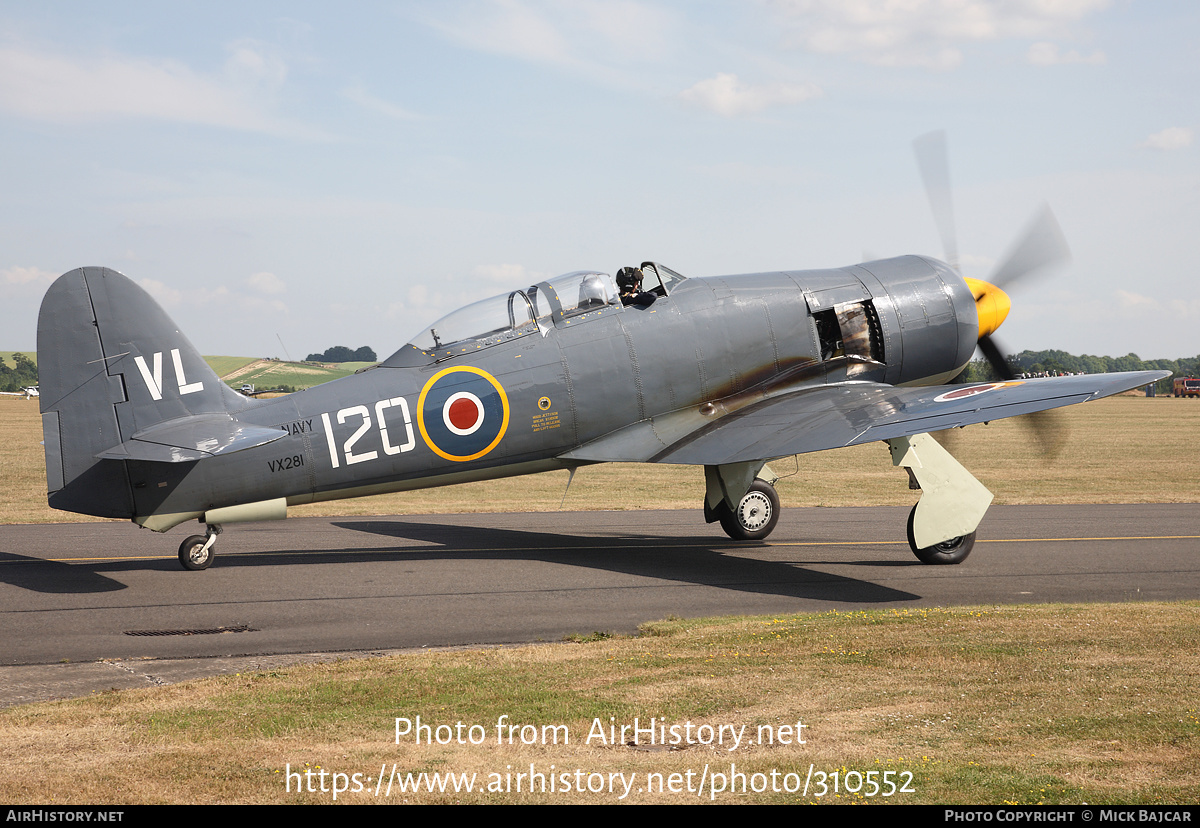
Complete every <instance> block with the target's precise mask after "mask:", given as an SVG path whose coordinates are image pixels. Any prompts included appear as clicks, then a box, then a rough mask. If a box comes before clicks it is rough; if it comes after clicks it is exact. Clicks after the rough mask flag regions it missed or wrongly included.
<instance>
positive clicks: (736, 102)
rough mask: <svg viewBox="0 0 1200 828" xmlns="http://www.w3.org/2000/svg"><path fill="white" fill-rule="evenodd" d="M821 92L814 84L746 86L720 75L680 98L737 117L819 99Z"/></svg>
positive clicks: (703, 81)
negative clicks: (773, 107) (774, 107)
mask: <svg viewBox="0 0 1200 828" xmlns="http://www.w3.org/2000/svg"><path fill="white" fill-rule="evenodd" d="M820 94H821V90H820V88H819V87H817V86H816V85H814V84H811V83H772V84H765V85H758V86H755V85H753V84H744V83H742V82H741V81H739V80H738V77H737V75H732V74H726V73H724V72H719V73H717V75H716V76H715V77H711V78H708V79H707V80H702V81H700V82H699V83H697V84H696V85H694V86H692V87H691V88H689V89H685V90H684V91H682V92H680V93H679V97H680V98H681V99H682V100H684V101H686V102H688V103H690V104H695V105H696V106H701V107H704V108H705V109H708V110H711V111H712V112H715V113H717V114H718V115H724V116H725V117H727V118H728V117H733V116H736V115H750V114H753V113H755V112H761V111H762V110H764V109H766V108H767V107H770V106H782V105H788V104H798V103H802V102H804V101H807V100H810V99H811V98H815V97H818V96H819V95H820Z"/></svg>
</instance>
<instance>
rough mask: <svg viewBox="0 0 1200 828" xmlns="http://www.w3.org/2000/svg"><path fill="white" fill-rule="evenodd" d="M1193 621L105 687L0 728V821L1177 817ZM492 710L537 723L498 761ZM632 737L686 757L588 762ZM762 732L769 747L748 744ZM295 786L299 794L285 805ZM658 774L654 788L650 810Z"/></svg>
mask: <svg viewBox="0 0 1200 828" xmlns="http://www.w3.org/2000/svg"><path fill="white" fill-rule="evenodd" d="M1198 624H1200V605H1197V604H1194V603H1184V604H1121V605H1101V606H1053V605H1043V606H1035V607H978V608H953V609H903V610H880V611H872V612H827V613H821V614H809V615H790V616H779V617H765V618H741V619H726V620H719V619H718V620H696V621H665V622H661V623H657V624H652V625H649V626H647V627H646V628H645V629H644V634H643V635H642V636H641V637H638V638H606V637H604V636H602V635H591V636H583V637H581V641H582V643H579V644H565V643H564V644H555V645H548V646H538V647H520V648H511V649H491V650H476V651H461V652H433V653H414V654H410V655H401V656H394V657H388V658H376V659H363V660H352V661H339V662H336V663H329V664H324V665H315V666H304V667H294V668H290V669H282V670H272V671H269V672H258V673H248V674H242V675H231V676H223V677H218V678H211V679H205V680H202V681H192V682H188V683H186V684H181V685H175V686H172V687H162V688H154V689H146V690H136V691H121V692H115V691H114V692H109V693H102V694H98V695H95V696H92V697H89V698H86V699H80V700H76V701H72V702H62V703H55V704H35V705H28V706H24V707H19V708H13V709H10V710H6V711H3V712H0V744H3V745H4V746H5V749H4V750H3V751H0V801H5V802H10V803H40V804H54V805H56V806H65V805H70V804H74V803H107V804H134V803H182V802H186V803H231V802H245V803H296V804H299V803H319V802H332V801H333V795H332V786H333V784H334V777H332V776H330V775H331V774H334V773H337V774H343V775H344V776H343V777H342V779H341V782H339V784H342V785H343V791H342V792H341V793H340V794H339V796H338V799H337V801H338V802H343V803H369V802H381V803H382V802H419V803H446V802H462V803H477V802H556V803H567V802H581V803H615V802H618V801H622V796H621V795H622V793H623V792H624V785H623V784H622V783H621V782H620V781H619V780H620V779H621V777H618V776H616V775H618V774H621V775H623V778H624V779H625V780H626V781H630V782H632V783H633V784H632V785H631V786H630V792H629V794H628V795H627V796H625V797H624V799H623V801H625V802H657V803H687V802H708V801H716V802H722V803H737V802H757V803H797V802H804V803H868V802H874V803H885V802H886V803H907V804H917V803H939V804H951V803H963V804H983V803H987V804H997V805H999V804H1038V803H1047V804H1048V803H1070V804H1083V803H1087V804H1091V805H1103V804H1142V805H1145V804H1169V803H1174V804H1188V803H1191V804H1194V803H1196V802H1197V801H1200V762H1197V758H1198V757H1200V711H1198V707H1200V704H1198V701H1197V696H1196V690H1195V687H1196V685H1195V679H1196V676H1197V675H1198V674H1200V651H1198V649H1197V647H1196V646H1195V640H1196V639H1195V631H1196V628H1197V625H1198ZM418 716H420V717H421V721H422V723H424V724H425V725H427V726H430V728H431V729H430V735H429V737H428V738H427V739H426V742H428V741H430V740H431V739H434V740H435V739H436V735H435V729H436V728H438V727H439V726H446V729H445V730H443V731H441V735H442V736H443V737H444V740H445V739H448V738H451V734H452V733H453V732H454V730H455V727H456V725H457V724H458V723H460V722H461V723H462V725H463V730H461V731H458V732H459V733H460V734H461V736H462V741H463V742H464V743H463V744H459V743H458V742H457V737H453V738H454V739H455V741H451V742H450V743H447V744H436V743H435V744H420V745H418V744H416V743H415V741H414V738H413V736H412V735H404V736H402V737H400V738H399V739H398V738H397V736H396V729H397V728H396V721H395V720H396V718H397V717H400V718H405V719H408V720H409V721H410V722H412V723H413V724H414V725H415V719H416V717H418ZM503 716H507V717H509V718H508V720H507V721H508V722H509V723H512V724H514V725H516V726H517V727H518V728H524V726H526V725H528V726H531V727H529V728H524V729H518V730H517V731H515V733H514V736H513V743H512V744H510V743H508V741H502V742H501V744H497V743H496V730H495V727H496V723H497V722H499V721H501V717H503ZM635 718H636V719H638V720H639V722H640V725H641V726H642V727H643V728H644V727H645V726H646V723H647V722H648V721H649V720H650V719H651V718H654V719H655V720H656V721H659V722H665V723H666V724H667V726H668V728H669V727H671V726H675V727H677V728H679V730H678V731H677V732H676V734H674V735H672V733H671V731H669V730H668V731H666V732H665V733H664V735H665V736H666V737H667V741H671V740H672V739H673V738H675V736H676V735H677V736H678V742H679V744H676V745H675V746H674V747H676V748H682V749H675V750H670V749H663V747H662V745H661V743H660V744H658V745H650V744H647V742H648V737H647V736H646V735H645V734H643V735H642V736H641V738H640V740H639V746H638V747H637V748H633V747H630V746H628V745H626V744H625V742H627V741H628V740H629V738H630V734H629V733H628V731H627V733H626V738H625V739H622V738H620V732H619V731H618V732H617V734H616V735H617V736H618V738H617V739H616V740H615V741H616V743H615V744H613V743H608V734H609V733H610V731H609V730H608V728H609V725H610V724H616V725H618V726H620V725H626V726H631V725H633V723H634V719H635ZM689 722H690V723H691V724H692V725H693V728H694V730H693V735H694V739H693V742H694V741H696V740H699V739H707V740H708V741H710V742H715V738H714V737H715V731H716V729H718V728H720V727H721V726H725V727H726V729H725V730H724V731H722V732H723V735H724V737H725V738H726V741H725V743H724V744H722V745H717V744H715V743H714V744H710V745H703V744H694V743H693V744H691V745H689V744H687V741H686V740H687V735H688V732H687V730H686V725H687V723H689ZM797 722H799V723H800V724H802V725H803V726H804V727H803V728H802V729H796V723H797ZM472 725H477V726H478V728H479V729H477V730H476V731H474V734H472V733H471V732H470V731H469V728H470V727H471V726H472ZM700 726H708V727H710V728H712V729H713V731H714V732H713V733H709V732H708V731H704V730H701V729H700ZM730 727H732V728H733V730H729V729H728V728H730ZM741 727H745V730H744V731H742V742H741V744H740V745H738V746H737V747H736V749H734V750H729V749H728V748H729V747H730V746H731V741H729V740H730V739H732V736H733V734H734V733H735V732H736V731H737V729H738V728H741ZM543 728H548V729H546V730H543ZM552 728H558V730H552ZM788 728H790V730H789V729H788ZM404 729H405V728H404V726H403V725H402V726H401V730H402V731H403V730H404ZM600 732H602V733H603V734H604V735H605V740H604V742H601V741H600V740H599V739H598V738H597V734H598V733H600ZM502 733H503V731H502ZM521 733H524V734H525V735H526V741H532V742H534V743H533V744H522V743H521V736H520V734H521ZM480 734H482V737H481V736H480ZM543 734H545V735H543ZM564 734H565V735H564ZM768 735H770V736H773V737H774V738H775V739H776V743H775V744H774V745H769V744H766V745H764V744H751V742H752V741H756V740H759V739H761V740H763V741H766V738H767V736H768ZM589 736H591V737H592V739H591V742H590V744H589V743H588V737H589ZM552 737H557V739H558V742H557V744H556V743H554V740H553V738H552ZM470 738H475V739H476V740H477V741H481V743H480V744H476V745H472V744H469V743H467V742H469V740H470ZM799 738H803V739H804V744H799V743H798V741H797V740H798V739H799ZM564 740H567V741H564ZM783 741H786V742H788V744H781V743H780V742H783ZM531 765H532V766H533V767H534V769H535V771H536V772H539V773H541V774H543V775H544V776H543V780H544V781H545V784H546V785H547V786H548V785H549V781H548V780H547V777H554V779H555V781H556V783H558V784H559V787H558V790H557V791H556V792H554V793H550V792H548V791H547V792H545V793H542V792H540V791H539V792H537V793H534V794H529V793H528V792H527V791H528V787H527V784H528V783H527V782H526V787H525V788H523V789H522V793H516V792H515V787H514V786H515V785H516V779H515V776H516V774H517V773H526V774H527V773H528V772H529V769H530V766H531ZM810 766H811V768H812V769H813V773H812V774H810ZM381 769H382V770H383V772H384V775H385V776H390V775H391V774H392V772H393V769H394V770H395V772H397V773H398V774H399V778H400V779H401V780H403V779H406V778H407V775H408V774H412V775H413V776H414V777H416V776H417V775H418V774H421V773H435V772H436V773H441V774H445V773H454V774H475V780H476V785H477V788H486V786H487V785H488V784H489V782H490V783H492V784H494V785H495V786H497V787H498V788H499V790H496V791H493V792H490V793H489V792H487V791H486V790H476V791H475V792H473V793H467V792H464V791H459V792H457V793H455V792H454V790H453V788H451V789H450V790H449V791H448V792H444V793H443V792H433V793H430V792H419V793H412V792H407V793H401V792H400V790H399V782H396V783H395V785H394V786H393V790H392V793H391V795H390V796H386V797H385V796H383V795H380V796H376V795H375V784H374V782H373V779H374V778H375V777H378V776H380V771H381ZM289 770H290V771H291V772H292V773H293V774H297V775H296V776H293V777H291V779H290V784H291V791H290V792H289V790H288V785H289V777H288V776H287V772H288V771H289ZM306 770H307V771H311V774H312V775H311V777H309V778H311V781H312V785H313V791H312V792H310V791H308V790H305V791H302V792H301V791H297V787H298V786H300V785H303V784H304V779H305V777H303V776H302V775H301V774H303V773H304V772H305V771H306ZM322 771H324V772H325V774H326V780H325V787H326V792H325V793H321V792H320V785H321V782H320V777H319V774H320V773H321V772H322ZM706 771H707V772H708V773H707V776H706V775H705V772H706ZM577 772H578V774H577ZM736 773H741V774H742V777H741V779H742V780H743V781H742V782H741V783H740V784H741V785H742V786H744V788H746V789H748V790H746V791H745V792H743V790H742V789H741V788H738V787H737V786H738V785H739V782H738V777H737V776H736ZM353 774H358V775H359V777H358V782H359V786H360V790H358V791H354V790H353V789H352V785H353V779H354V777H353V776H352V775H353ZM562 774H567V777H566V778H565V779H564V778H563V777H562V776H561V775H562ZM653 774H658V775H659V776H658V777H655V776H653ZM672 774H674V775H675V776H672ZM716 774H723V775H724V777H725V785H726V787H725V788H724V790H718V789H719V787H720V778H719V777H718V776H716ZM816 774H823V776H821V775H816ZM834 774H836V777H835V776H834ZM885 774H887V775H885ZM702 778H706V779H707V786H706V788H705V789H704V792H703V793H702V794H700V795H698V793H697V790H698V788H699V786H700V781H701V779H702ZM835 778H836V780H837V782H836V784H837V789H836V790H835V788H834V785H835V781H834V780H835ZM426 779H427V780H428V777H426ZM610 779H612V780H614V781H615V783H616V785H617V789H616V790H615V791H614V792H612V793H609V792H608V790H607V788H604V785H607V781H608V780H610ZM656 779H657V780H659V784H660V787H661V788H662V792H659V790H657V789H655V790H653V791H652V792H647V791H646V786H647V784H649V785H650V786H651V787H653V786H654V785H655V780H656ZM806 779H807V780H808V781H809V788H808V792H807V795H805V793H804V791H803V788H802V785H803V784H804V782H805V781H806ZM460 780H461V777H460ZM564 782H565V783H566V784H565V785H563V784H562V783H564ZM580 782H582V783H583V787H584V788H585V790H583V791H579V790H576V789H575V788H577V787H579V784H580ZM872 782H873V783H874V785H875V787H874V789H873V790H874V795H870V794H871V793H872V787H871V785H872ZM672 783H674V785H675V792H671V785H672ZM889 783H890V784H891V785H892V786H893V787H892V788H891V795H890V796H885V795H884V793H885V792H887V791H888V790H889V789H888V788H887V785H888V784H889ZM587 784H593V790H592V791H590V792H589V791H588V790H586V787H587ZM821 784H823V785H824V788H823V790H822V788H821V787H820V786H821ZM729 786H733V790H731V789H730V787H729ZM347 787H350V788H351V789H350V790H347V789H346V788H347ZM563 787H567V788H569V790H568V791H567V792H563V790H562V789H563ZM773 787H774V788H775V789H774V790H773V789H772V788H773ZM847 787H849V790H847ZM597 788H603V790H601V791H599V792H597ZM756 788H757V789H758V791H757V792H756V791H755V789H756ZM381 789H382V791H386V787H382V786H381ZM789 789H790V790H789Z"/></svg>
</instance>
